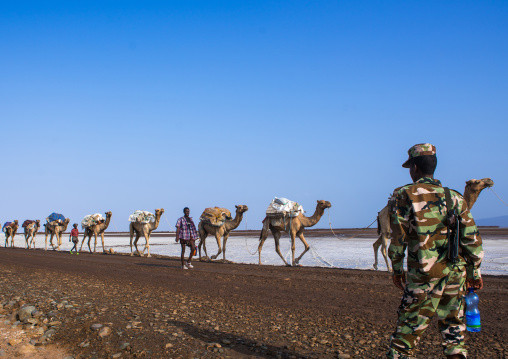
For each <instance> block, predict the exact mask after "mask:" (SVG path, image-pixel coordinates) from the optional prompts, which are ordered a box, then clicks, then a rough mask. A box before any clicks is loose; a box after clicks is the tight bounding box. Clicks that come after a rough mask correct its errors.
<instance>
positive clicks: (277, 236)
mask: <svg viewBox="0 0 508 359" xmlns="http://www.w3.org/2000/svg"><path fill="white" fill-rule="evenodd" d="M272 234H273V239H275V252H277V254H278V255H279V257H280V258H281V259H282V261H283V262H284V264H285V265H286V267H291V266H290V265H289V264H288V262H286V260H285V259H284V257H283V256H282V253H281V252H280V235H281V234H280V232H279V231H275V230H273V229H272ZM294 246H295V241H294V240H293V241H292V244H291V248H293V262H294V260H295V259H294V258H295V250H294Z"/></svg>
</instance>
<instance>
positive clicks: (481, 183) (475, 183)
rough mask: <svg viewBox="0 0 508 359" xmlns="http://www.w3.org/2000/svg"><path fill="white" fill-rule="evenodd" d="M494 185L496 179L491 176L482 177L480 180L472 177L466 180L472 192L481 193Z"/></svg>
mask: <svg viewBox="0 0 508 359" xmlns="http://www.w3.org/2000/svg"><path fill="white" fill-rule="evenodd" d="M493 185H494V181H493V180H491V179H490V178H488V177H487V178H482V179H480V180H477V179H474V178H473V179H470V180H469V181H467V182H466V188H467V187H469V190H470V191H471V192H476V193H480V192H481V191H483V190H484V189H485V188H488V187H492V186H493Z"/></svg>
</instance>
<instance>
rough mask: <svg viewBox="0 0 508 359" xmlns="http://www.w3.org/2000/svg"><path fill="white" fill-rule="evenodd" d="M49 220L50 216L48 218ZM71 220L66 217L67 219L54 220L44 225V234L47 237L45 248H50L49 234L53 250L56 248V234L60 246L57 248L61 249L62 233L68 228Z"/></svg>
mask: <svg viewBox="0 0 508 359" xmlns="http://www.w3.org/2000/svg"><path fill="white" fill-rule="evenodd" d="M46 220H48V218H46ZM70 221H71V220H70V219H69V218H66V219H65V221H63V222H62V221H61V220H56V221H53V222H49V223H46V224H45V225H44V227H45V228H46V229H45V230H44V232H45V233H44V234H45V235H46V238H45V244H44V250H47V249H48V234H50V235H51V236H50V238H49V244H50V245H51V247H53V250H54V249H55V246H54V245H53V236H56V239H57V241H58V247H57V249H58V250H60V246H61V245H62V234H63V232H65V231H66V230H67V226H68V225H69V222H70Z"/></svg>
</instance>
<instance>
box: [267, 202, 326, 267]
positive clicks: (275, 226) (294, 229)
mask: <svg viewBox="0 0 508 359" xmlns="http://www.w3.org/2000/svg"><path fill="white" fill-rule="evenodd" d="M331 206H332V205H331V204H330V202H328V201H323V200H321V201H317V206H316V211H315V212H314V214H313V215H312V216H311V217H306V216H304V215H303V214H302V213H300V214H299V215H298V216H296V217H294V218H288V217H286V218H285V220H284V219H282V220H278V219H277V220H273V219H270V218H268V217H266V218H265V219H264V221H263V229H262V230H261V234H260V235H259V246H258V253H259V264H261V249H262V248H263V244H264V243H265V240H266V238H267V237H268V231H271V232H272V234H273V238H274V240H275V251H276V252H277V254H278V255H279V257H280V258H281V259H282V261H283V262H284V264H285V265H286V266H290V265H289V264H288V263H287V262H286V260H285V259H284V257H283V256H282V254H281V253H280V244H279V240H280V236H281V232H286V233H289V235H290V236H291V254H292V261H291V264H292V265H293V266H296V265H298V262H299V261H300V259H301V258H302V257H303V255H304V254H305V253H307V251H308V250H309V248H310V247H309V245H308V244H307V241H306V240H305V237H304V236H303V230H304V229H305V228H307V227H312V226H314V225H316V223H318V222H319V220H320V219H321V217H322V216H323V213H324V212H325V209H326V208H330V207H331ZM277 222H279V223H277ZM297 236H298V238H300V240H301V241H302V243H303V245H304V246H305V249H304V250H303V252H302V254H300V256H299V257H298V258H296V259H295V245H296V243H295V240H296V237H297Z"/></svg>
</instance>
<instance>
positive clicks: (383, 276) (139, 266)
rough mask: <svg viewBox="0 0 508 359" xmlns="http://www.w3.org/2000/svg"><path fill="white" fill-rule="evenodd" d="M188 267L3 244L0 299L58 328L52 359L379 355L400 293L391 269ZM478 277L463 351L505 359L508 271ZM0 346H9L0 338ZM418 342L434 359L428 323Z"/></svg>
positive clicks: (433, 331) (435, 340)
mask: <svg viewBox="0 0 508 359" xmlns="http://www.w3.org/2000/svg"><path fill="white" fill-rule="evenodd" d="M194 265H195V268H194V269H192V270H186V271H184V270H182V269H180V268H179V261H177V260H176V259H175V258H163V257H152V258H139V257H130V256H126V255H103V254H100V255H99V254H87V253H82V254H80V255H79V256H75V255H69V253H68V252H61V253H60V252H54V251H47V252H45V251H42V250H31V251H27V250H24V249H8V248H0V303H2V302H3V303H5V302H7V301H9V300H12V298H15V297H19V298H17V299H18V300H21V301H22V302H23V301H24V302H26V303H27V304H32V305H35V306H36V307H37V309H38V310H39V311H41V312H43V313H49V312H51V311H53V312H54V315H55V318H54V319H53V320H56V321H57V322H60V323H59V324H57V325H56V326H55V327H54V328H55V329H56V334H55V335H54V336H53V337H52V338H51V341H50V342H49V343H52V344H45V345H43V346H41V347H42V348H47V347H48V346H51V345H53V346H55V345H58V348H57V349H58V350H57V351H55V353H56V354H54V358H63V357H64V356H65V355H72V357H74V358H111V357H118V358H265V357H266V358H337V357H339V358H347V357H350V358H382V357H383V355H384V353H385V351H386V347H387V343H388V339H389V336H390V333H391V331H392V330H393V327H394V323H395V322H394V321H395V318H396V310H397V306H398V304H399V300H400V295H401V293H400V292H399V291H398V290H397V289H396V288H395V287H394V286H393V284H392V283H391V278H390V276H389V274H388V273H387V272H376V271H370V270H346V269H327V268H313V267H296V268H288V267H276V266H257V265H242V264H232V263H227V264H222V263H215V262H212V263H207V262H196V263H194ZM484 281H485V289H484V290H483V291H481V292H480V293H479V294H480V301H481V303H480V310H481V314H482V331H481V332H480V333H476V334H474V335H471V334H469V333H467V334H466V335H467V337H466V340H467V344H468V348H469V352H470V358H508V346H507V343H508V340H507V339H508V330H507V329H508V324H507V321H508V319H507V318H508V285H507V284H508V277H506V276H485V277H484ZM64 300H65V301H67V302H68V303H67V308H66V307H65V306H63V307H62V301H64ZM22 302H21V303H22ZM58 304H60V305H58ZM63 304H65V303H63ZM71 305H72V307H70V306H71ZM4 312H5V310H4ZM3 315H5V314H3ZM5 318H7V317H4V318H1V319H0V322H2V323H3V321H4V319H5ZM97 323H98V324H103V325H104V326H107V327H109V328H111V329H112V331H111V334H110V335H107V336H105V337H100V336H99V335H98V331H94V330H92V329H91V325H92V324H97ZM8 330H10V329H6V328H5V326H4V327H2V326H0V332H1V333H2V334H5V333H6V332H7V331H8ZM30 333H31V332H30V331H27V332H26V333H24V335H25V336H26V337H32V338H33V339H34V340H37V336H34V335H32V334H30ZM124 343H128V345H127V344H124ZM122 344H123V347H122ZM2 348H3V349H4V350H11V352H12V348H10V346H9V345H8V344H6V343H5V340H4V341H3V342H2V341H0V349H2ZM36 348H38V347H36ZM121 348H122V349H121ZM418 348H419V350H418V353H417V357H418V358H441V357H442V355H441V347H440V335H439V333H438V330H437V323H436V320H434V321H433V323H432V324H431V327H430V329H429V330H428V331H427V333H426V334H425V335H424V337H423V339H422V341H421V342H420V344H419V346H418ZM62 350H65V352H66V354H65V355H64V354H62V353H63V352H62ZM348 355H349V356H348ZM21 357H23V356H21ZM25 357H27V358H29V357H32V356H25ZM41 358H42V357H41Z"/></svg>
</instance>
